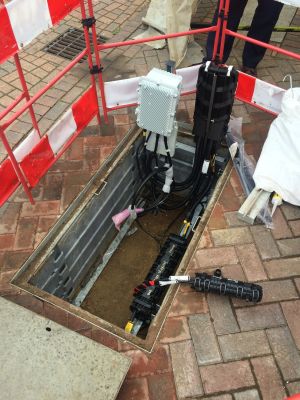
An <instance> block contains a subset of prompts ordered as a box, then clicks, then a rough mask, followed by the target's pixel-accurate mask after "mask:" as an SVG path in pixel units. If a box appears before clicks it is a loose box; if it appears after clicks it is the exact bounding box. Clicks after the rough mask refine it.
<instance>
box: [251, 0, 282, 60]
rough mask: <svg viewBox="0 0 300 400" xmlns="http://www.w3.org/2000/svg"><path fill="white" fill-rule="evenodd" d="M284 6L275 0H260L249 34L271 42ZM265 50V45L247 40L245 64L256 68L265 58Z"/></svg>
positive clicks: (262, 40)
mask: <svg viewBox="0 0 300 400" xmlns="http://www.w3.org/2000/svg"><path fill="white" fill-rule="evenodd" d="M282 7H283V4H282V3H279V2H278V1H275V0H258V6H257V8H256V10H255V14H254V17H253V20H252V23H251V27H250V30H249V32H248V36H249V37H251V38H253V39H257V40H260V41H261V42H265V43H269V40H270V38H271V35H272V31H273V28H274V26H275V25H276V22H277V21H278V18H279V15H280V12H281V10H282ZM265 52H266V49H265V48H264V47H260V46H256V45H254V44H252V43H248V42H247V43H246V44H245V47H244V52H243V65H244V66H246V67H249V68H256V66H257V64H258V63H259V62H260V61H261V60H262V59H263V57H264V55H265Z"/></svg>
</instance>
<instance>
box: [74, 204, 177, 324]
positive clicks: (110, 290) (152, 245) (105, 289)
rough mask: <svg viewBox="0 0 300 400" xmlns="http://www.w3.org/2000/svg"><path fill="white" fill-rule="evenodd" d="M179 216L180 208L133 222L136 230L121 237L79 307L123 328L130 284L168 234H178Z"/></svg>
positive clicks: (147, 266)
mask: <svg viewBox="0 0 300 400" xmlns="http://www.w3.org/2000/svg"><path fill="white" fill-rule="evenodd" d="M183 217H184V213H183V210H175V211H166V212H160V213H159V214H157V215H156V214H148V215H145V216H144V217H142V218H140V219H139V223H137V222H135V223H134V225H133V226H132V227H136V228H137V231H136V232H135V233H133V234H132V235H131V236H126V237H125V238H124V239H123V241H122V243H121V244H120V246H119V248H118V249H117V251H116V252H115V254H114V255H113V256H112V258H111V259H110V262H109V263H108V265H107V266H106V267H105V269H104V271H103V272H102V273H101V275H100V276H99V278H98V280H97V281H96V283H95V285H94V286H93V287H92V289H91V291H90V293H89V294H88V296H87V297H86V299H85V301H84V302H83V303H82V305H81V308H83V309H84V310H87V311H89V312H90V313H92V314H94V315H97V316H98V317H100V318H103V319H104V320H106V321H108V322H110V323H112V324H115V325H117V326H119V327H121V328H124V327H125V325H126V323H127V322H128V320H129V319H130V317H131V313H130V309H129V306H130V304H131V302H132V299H133V289H134V287H135V286H137V285H139V284H141V283H142V282H143V280H144V279H145V277H146V275H147V273H148V272H149V270H150V268H151V266H152V264H153V262H154V261H155V259H156V257H157V255H158V254H159V251H160V245H162V244H163V243H164V242H165V240H166V239H167V237H168V234H169V233H178V231H179V229H180V226H181V224H182V221H183Z"/></svg>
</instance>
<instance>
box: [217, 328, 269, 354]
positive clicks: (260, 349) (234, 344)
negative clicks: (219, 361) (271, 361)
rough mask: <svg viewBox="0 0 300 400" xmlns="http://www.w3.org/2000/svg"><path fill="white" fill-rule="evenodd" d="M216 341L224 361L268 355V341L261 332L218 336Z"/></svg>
mask: <svg viewBox="0 0 300 400" xmlns="http://www.w3.org/2000/svg"><path fill="white" fill-rule="evenodd" d="M218 339H219V344H220V348H221V352H222V355H223V358H224V360H225V361H233V360H239V359H242V358H247V357H248V358H249V357H255V356H259V355H265V354H269V353H270V347H269V343H268V339H267V336H266V334H265V332H263V331H253V332H242V333H235V334H233V335H226V336H220V337H219V338H218Z"/></svg>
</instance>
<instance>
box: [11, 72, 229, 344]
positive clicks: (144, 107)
mask: <svg viewBox="0 0 300 400" xmlns="http://www.w3.org/2000/svg"><path fill="white" fill-rule="evenodd" d="M181 81H182V78H181V77H180V76H178V75H174V74H170V73H168V72H165V71H161V70H158V69H155V68H154V69H153V70H152V71H150V72H149V74H148V75H147V76H146V77H144V78H143V79H142V80H141V82H140V83H139V88H138V107H137V109H136V114H137V126H136V128H134V129H132V130H131V131H129V132H128V134H127V135H126V137H125V139H124V141H123V142H122V143H120V144H119V145H118V146H117V148H116V149H115V151H114V152H113V154H112V155H111V156H110V157H109V158H108V160H107V161H106V162H105V163H104V164H103V165H102V167H101V168H100V169H99V171H98V172H97V173H96V174H95V175H94V177H93V178H92V180H91V181H90V182H89V184H88V185H87V186H86V187H85V188H84V190H83V191H82V193H81V194H80V195H79V196H78V198H77V199H76V200H75V201H74V202H73V203H72V204H71V206H70V207H69V208H68V210H67V211H66V212H65V214H64V215H63V216H62V217H61V218H60V219H59V221H58V222H57V224H56V225H55V227H54V228H53V229H52V230H51V232H50V233H49V234H48V235H47V237H46V239H45V240H44V241H43V243H42V244H41V246H39V247H38V249H37V250H36V251H35V253H34V254H33V255H32V256H31V257H30V258H29V260H28V261H27V262H26V264H25V265H24V266H23V267H22V269H21V271H20V272H19V273H18V274H17V276H16V277H15V278H14V282H13V283H15V284H16V285H18V286H20V287H22V288H23V289H25V290H28V291H30V292H31V293H33V294H34V295H36V296H39V297H42V298H43V299H44V300H46V301H49V302H51V303H53V304H55V305H57V306H58V307H61V308H64V309H67V310H68V311H69V312H72V313H74V314H76V315H78V316H79V317H81V318H83V319H86V320H88V321H90V322H91V323H93V324H95V325H97V326H101V327H103V328H104V329H106V330H109V331H110V332H112V333H114V334H117V335H118V336H120V337H123V338H124V339H126V340H130V341H131V342H132V343H134V344H135V345H138V346H140V347H142V348H144V349H145V350H151V349H152V347H153V344H154V342H155V340H156V338H157V336H158V334H159V332H160V329H161V326H162V324H163V322H164V319H165V316H166V313H167V311H168V309H169V307H170V304H171V302H172V299H173V297H174V295H175V292H176V286H177V285H176V283H177V280H178V278H176V277H175V278H172V276H174V275H177V276H178V275H180V274H181V275H183V273H184V272H185V270H186V269H187V265H188V262H189V260H190V257H191V255H192V253H193V251H194V249H195V246H196V244H197V242H198V240H199V237H200V235H201V230H202V229H203V228H204V226H205V223H206V221H207V218H208V215H209V213H210V211H211V209H212V207H213V204H214V201H215V199H216V198H217V196H218V194H219V193H220V190H221V187H222V185H223V184H224V182H225V179H226V171H228V168H227V162H228V159H229V151H228V148H227V145H226V144H225V143H226V141H225V133H226V131H227V129H228V122H229V116H230V113H231V108H232V104H233V99H234V92H235V88H236V83H237V72H236V71H234V70H233V69H232V68H231V69H229V68H228V69H227V68H225V67H224V68H223V67H222V68H219V67H218V66H215V65H213V64H212V65H211V66H210V64H207V65H202V66H201V67H200V68H199V76H198V84H197V93H196V102H195V113H194V124H193V126H190V125H187V124H186V123H177V122H176V120H175V114H176V107H177V105H178V102H179V98H180V90H181V83H182V82H181ZM197 227H198V228H197ZM196 279H198V278H195V280H196ZM205 279H206V278H205ZM188 281H189V279H188ZM166 282H167V283H166ZM170 282H171V287H169V284H170ZM172 282H173V283H175V285H173V284H172ZM172 285H173V287H172ZM206 291H207V290H206Z"/></svg>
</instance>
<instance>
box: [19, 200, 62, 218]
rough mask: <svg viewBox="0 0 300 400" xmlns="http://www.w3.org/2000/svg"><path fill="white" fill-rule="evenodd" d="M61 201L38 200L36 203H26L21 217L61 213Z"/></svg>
mask: <svg viewBox="0 0 300 400" xmlns="http://www.w3.org/2000/svg"><path fill="white" fill-rule="evenodd" d="M59 205H60V202H59V201H58V200H57V201H37V202H36V203H35V204H34V205H32V204H30V203H24V204H23V206H22V211H21V217H32V216H38V215H56V214H59Z"/></svg>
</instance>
